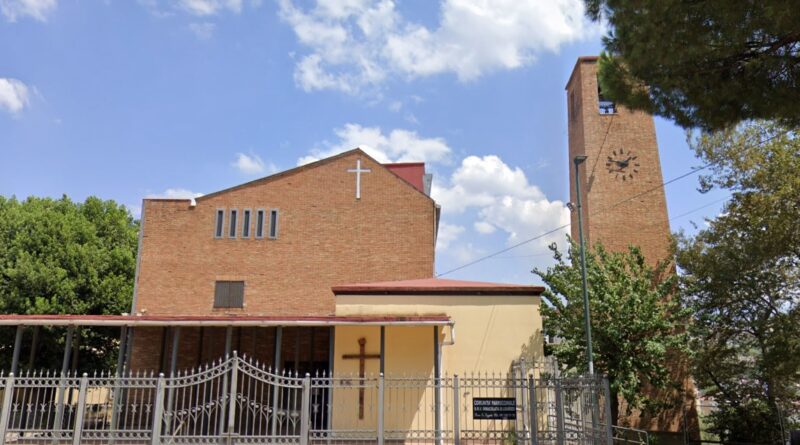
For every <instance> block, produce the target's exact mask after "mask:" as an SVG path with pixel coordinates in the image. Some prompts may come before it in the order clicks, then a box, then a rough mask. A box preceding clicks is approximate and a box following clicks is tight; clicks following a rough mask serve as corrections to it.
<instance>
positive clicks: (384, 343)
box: [381, 326, 386, 374]
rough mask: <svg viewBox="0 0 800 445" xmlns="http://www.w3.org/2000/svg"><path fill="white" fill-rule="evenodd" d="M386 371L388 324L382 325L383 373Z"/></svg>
mask: <svg viewBox="0 0 800 445" xmlns="http://www.w3.org/2000/svg"><path fill="white" fill-rule="evenodd" d="M385 371H386V326H381V374H383V373H384V372H385Z"/></svg>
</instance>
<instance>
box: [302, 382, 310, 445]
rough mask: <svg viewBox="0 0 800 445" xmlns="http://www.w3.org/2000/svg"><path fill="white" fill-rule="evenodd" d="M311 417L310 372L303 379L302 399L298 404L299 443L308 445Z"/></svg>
mask: <svg viewBox="0 0 800 445" xmlns="http://www.w3.org/2000/svg"><path fill="white" fill-rule="evenodd" d="M310 418H311V374H309V373H306V377H305V378H304V379H303V399H302V402H301V404H300V445H308V435H309V433H308V430H309V425H310V423H311V422H310V420H311V419H310Z"/></svg>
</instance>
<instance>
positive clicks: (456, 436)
mask: <svg viewBox="0 0 800 445" xmlns="http://www.w3.org/2000/svg"><path fill="white" fill-rule="evenodd" d="M458 397H459V389H458V374H455V375H453V445H461V424H460V422H461V409H460V408H459V406H458V402H459V399H458Z"/></svg>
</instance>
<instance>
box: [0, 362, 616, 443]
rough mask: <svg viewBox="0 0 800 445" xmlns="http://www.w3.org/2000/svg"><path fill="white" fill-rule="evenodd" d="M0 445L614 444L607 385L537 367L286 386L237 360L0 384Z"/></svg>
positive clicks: (288, 381)
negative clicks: (169, 370)
mask: <svg viewBox="0 0 800 445" xmlns="http://www.w3.org/2000/svg"><path fill="white" fill-rule="evenodd" d="M0 383H1V384H2V388H3V390H2V411H0V445H2V444H4V443H17V444H43V443H48V444H53V445H56V444H68V443H72V444H80V443H89V444H111V443H116V444H126V445H127V444H132V445H135V444H199V443H203V444H205V443H231V444H232V443H236V444H251V443H292V444H301V445H308V444H323V443H324V444H326V445H328V444H356V443H378V444H381V445H383V444H386V443H392V444H400V443H402V444H431V445H443V444H454V445H460V444H462V443H463V444H465V445H466V444H470V445H471V444H530V445H550V444H553V445H562V444H564V445H566V444H569V445H580V444H606V445H611V444H613V443H614V438H613V432H612V428H611V426H610V425H609V422H608V419H609V416H610V415H609V404H608V403H607V401H608V398H609V394H608V383H607V381H605V380H604V379H599V378H593V377H574V378H566V377H561V376H556V375H555V374H553V373H550V372H545V370H544V369H543V368H541V367H529V368H526V367H525V365H524V363H520V364H517V365H515V366H514V367H513V368H512V369H511V371H510V372H508V373H495V374H488V373H471V374H465V375H446V376H441V377H438V378H437V377H435V376H433V375H426V376H383V375H380V374H378V375H361V376H358V375H336V374H334V375H328V374H317V375H314V376H311V375H302V376H301V375H297V374H296V373H293V372H288V371H283V372H276V371H274V370H272V369H270V368H269V367H265V366H262V365H261V364H259V363H257V362H254V361H252V360H249V359H245V358H239V357H238V356H237V355H236V354H234V355H233V356H232V357H230V358H228V359H226V360H219V361H217V362H215V363H212V364H209V365H208V366H205V367H203V368H201V369H194V370H190V371H183V372H179V373H177V374H175V375H173V376H170V377H167V376H164V375H163V374H160V375H155V374H153V373H130V374H126V375H123V376H116V375H111V374H97V375H93V376H88V375H86V374H84V375H81V376H79V375H76V374H64V375H62V374H60V373H58V374H56V373H52V372H51V373H46V372H44V373H42V372H30V373H25V374H23V375H20V376H14V375H7V376H2V375H0Z"/></svg>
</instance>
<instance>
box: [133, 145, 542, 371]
mask: <svg viewBox="0 0 800 445" xmlns="http://www.w3.org/2000/svg"><path fill="white" fill-rule="evenodd" d="M430 186H431V176H430V175H429V174H426V173H425V166H424V164H423V163H402V164H381V163H379V162H377V161H375V160H374V159H373V158H371V157H370V156H369V155H367V154H366V153H365V152H364V151H362V150H360V149H354V150H351V151H348V152H345V153H342V154H340V155H337V156H333V157H330V158H327V159H323V160H320V161H317V162H314V163H311V164H308V165H304V166H300V167H297V168H294V169H291V170H288V171H285V172H282V173H278V174H275V175H272V176H268V177H266V178H262V179H258V180H255V181H252V182H248V183H245V184H241V185H238V186H235V187H232V188H229V189H226V190H221V191H218V192H215V193H211V194H208V195H205V196H202V197H200V198H197V199H195V200H188V199H186V200H181V199H145V200H144V203H143V206H142V218H141V234H140V241H139V242H140V244H139V253H138V265H137V272H136V281H135V293H134V298H133V307H132V309H131V315H130V318H131V320H133V321H135V323H134V324H131V328H132V329H131V330H130V331H129V332H130V334H129V337H128V339H127V344H128V348H127V349H128V351H129V352H128V355H127V359H126V360H127V361H128V363H129V368H130V369H133V370H153V371H158V372H165V373H170V372H172V371H174V370H176V369H190V368H193V367H197V366H200V365H203V364H205V363H208V362H210V361H213V360H216V359H219V358H220V357H224V356H226V355H229V354H231V353H232V352H233V351H237V353H238V354H239V355H240V356H241V355H244V356H248V357H251V358H253V359H256V360H258V361H259V362H260V363H262V364H265V365H268V366H270V367H272V368H273V369H279V370H288V371H292V372H298V373H300V374H301V375H303V374H305V373H307V372H309V373H312V374H314V373H320V372H331V371H333V372H336V373H341V372H344V373H348V372H349V373H360V374H363V373H378V372H383V373H385V374H386V375H392V374H398V375H399V374H417V375H431V376H434V375H439V374H441V373H443V372H449V373H453V372H463V371H494V372H506V371H508V370H509V367H510V366H511V363H512V361H514V360H515V359H518V358H519V357H520V355H521V353H522V351H523V348H527V347H529V343H530V342H531V341H534V342H538V343H536V344H535V345H534V346H535V348H538V349H536V350H539V351H541V348H542V345H541V335H538V334H539V333H540V331H541V318H540V315H539V304H540V297H539V294H540V293H541V292H542V291H543V289H542V288H541V287H537V286H520V285H504V284H496V283H483V282H470V281H456V280H444V279H437V278H434V249H435V244H436V236H437V231H438V225H439V214H440V209H439V207H438V206H437V204H436V202H435V201H434V200H433V199H432V198H431V197H430V196H429V194H430ZM456 332H458V335H456Z"/></svg>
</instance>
